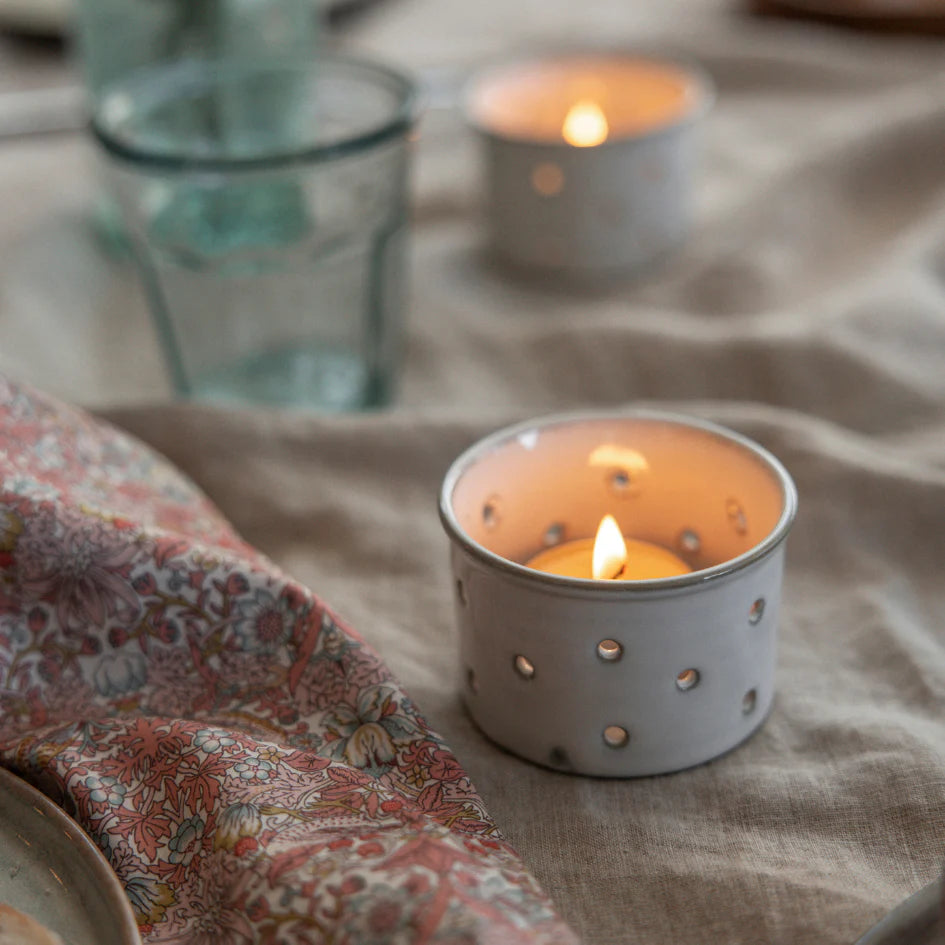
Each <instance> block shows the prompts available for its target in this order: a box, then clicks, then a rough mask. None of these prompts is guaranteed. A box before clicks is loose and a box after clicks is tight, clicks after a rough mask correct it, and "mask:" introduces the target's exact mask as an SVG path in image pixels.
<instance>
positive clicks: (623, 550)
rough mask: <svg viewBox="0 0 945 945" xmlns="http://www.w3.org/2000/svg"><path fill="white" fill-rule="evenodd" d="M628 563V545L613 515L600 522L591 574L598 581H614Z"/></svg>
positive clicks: (595, 540)
mask: <svg viewBox="0 0 945 945" xmlns="http://www.w3.org/2000/svg"><path fill="white" fill-rule="evenodd" d="M626 563H627V543H626V542H625V541H624V540H623V535H622V534H621V533H620V526H619V525H618V524H617V520H616V519H615V518H614V517H613V515H605V516H604V517H603V518H602V519H601V520H600V525H599V526H598V529H597V536H596V537H595V538H594V553H593V555H592V557H591V574H592V575H593V577H594V578H595V579H596V580H598V581H599V580H607V581H609V580H613V578H615V577H616V576H617V575H618V574H620V572H621V571H622V570H623V567H624V565H625V564H626Z"/></svg>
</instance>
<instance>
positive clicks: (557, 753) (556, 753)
mask: <svg viewBox="0 0 945 945" xmlns="http://www.w3.org/2000/svg"><path fill="white" fill-rule="evenodd" d="M548 764H550V765H551V766H552V767H553V768H570V767H571V759H570V758H569V757H568V753H567V752H566V751H565V750H564V749H563V748H557V747H555V748H552V749H551V751H550V752H549V754H548Z"/></svg>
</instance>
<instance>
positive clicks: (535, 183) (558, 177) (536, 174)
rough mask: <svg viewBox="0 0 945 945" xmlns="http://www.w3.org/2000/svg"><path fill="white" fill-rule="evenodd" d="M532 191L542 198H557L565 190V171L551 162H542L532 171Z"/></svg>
mask: <svg viewBox="0 0 945 945" xmlns="http://www.w3.org/2000/svg"><path fill="white" fill-rule="evenodd" d="M532 189H533V190H534V191H535V193H536V194H539V195H541V196H542V197H557V196H558V194H560V193H561V191H562V190H564V171H563V170H561V168H560V167H559V166H558V165H557V164H554V163H553V162H551V161H542V163H541V164H536V165H535V167H534V168H533V170H532Z"/></svg>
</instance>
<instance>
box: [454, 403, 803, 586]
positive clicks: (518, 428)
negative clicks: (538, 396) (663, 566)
mask: <svg viewBox="0 0 945 945" xmlns="http://www.w3.org/2000/svg"><path fill="white" fill-rule="evenodd" d="M591 420H593V421H596V420H644V421H645V420H650V421H656V422H665V423H667V424H670V425H677V426H680V427H686V428H695V429H698V430H700V431H702V432H704V433H708V434H710V435H714V436H717V437H720V438H721V439H723V440H726V441H728V442H731V443H734V444H736V445H737V446H739V447H741V448H742V449H744V450H746V451H747V452H748V453H750V454H752V455H753V456H754V457H755V458H756V459H758V460H760V461H761V462H762V463H763V464H764V465H765V466H767V468H768V469H769V470H770V471H771V472H772V473H774V475H775V477H776V479H777V480H778V483H779V485H780V487H781V494H782V509H781V515H780V518H779V519H778V521H777V523H776V524H775V526H774V528H773V529H772V530H771V531H769V532H768V534H767V535H766V536H765V537H764V538H763V539H762V540H761V541H760V542H758V543H757V544H755V545H753V546H752V547H751V548H750V549H749V550H748V551H746V552H744V553H742V554H740V555H738V556H736V557H735V558H731V559H729V560H728V561H722V562H720V563H718V564H715V565H712V566H711V567H708V568H702V569H699V570H695V571H691V572H690V573H688V574H682V575H678V576H675V577H663V578H653V579H650V580H640V581H599V580H594V579H592V578H574V577H563V576H561V575H557V574H547V573H545V572H542V571H536V570H534V569H533V568H529V567H528V566H526V565H524V564H520V563H518V562H516V561H512V560H510V559H509V558H505V557H503V556H501V555H499V554H497V553H496V552H494V551H490V550H489V549H488V548H485V547H484V546H482V545H481V544H479V542H477V541H475V540H474V539H473V538H471V537H470V536H469V535H468V534H467V533H466V532H465V531H464V529H463V528H462V526H461V525H460V524H459V521H458V520H457V518H456V514H455V512H454V511H453V506H452V495H453V491H454V489H455V487H456V485H457V483H458V482H459V480H460V479H461V478H462V476H463V475H464V473H465V472H466V471H467V470H468V469H469V468H470V467H471V466H472V465H474V464H475V463H476V462H477V461H478V460H479V459H480V458H481V457H482V456H484V455H486V454H488V453H490V452H492V451H493V450H495V449H496V448H497V447H499V446H501V445H504V444H505V443H507V442H508V441H509V440H513V439H515V438H517V437H519V436H521V435H523V434H527V433H529V432H530V431H532V430H545V429H548V428H550V427H554V426H565V425H569V424H574V423H580V422H582V421H591ZM797 505H798V497H797V487H796V486H795V484H794V480H793V479H792V478H791V475H790V473H789V472H788V471H787V469H786V468H785V466H784V464H783V463H782V462H781V461H780V460H779V459H778V458H777V457H776V456H775V455H774V454H773V453H771V452H770V451H768V450H766V449H765V448H764V447H763V446H761V445H759V444H758V443H756V442H755V441H754V440H752V439H750V438H749V437H747V436H744V435H743V434H740V433H737V432H736V431H734V430H731V429H729V428H727V427H725V426H722V425H721V424H717V423H714V422H712V421H711V420H704V419H702V418H699V417H690V416H686V415H684V414H680V413H675V412H673V411H664V410H658V409H651V408H625V409H614V410H582V411H568V412H565V413H556V414H549V415H547V416H544V417H537V418H534V419H532V420H526V421H522V422H520V423H516V424H512V425H510V426H507V427H503V428H502V429H499V430H496V431H495V432H493V433H491V434H489V435H488V436H486V437H484V438H482V439H480V440H478V441H477V442H476V443H474V444H473V445H472V446H470V447H468V448H467V449H466V450H465V451H464V452H463V453H461V454H460V455H459V456H458V457H457V458H456V459H455V460H454V461H453V463H452V464H451V465H450V467H449V469H448V470H447V472H446V475H445V477H444V479H443V484H442V486H441V489H440V497H439V515H440V521H441V522H442V524H443V528H444V529H445V530H446V532H447V535H448V536H449V537H450V538H451V539H452V540H454V541H456V542H457V543H458V544H459V545H461V546H462V547H463V548H464V549H465V550H466V551H467V552H469V553H470V554H472V555H473V556H474V557H477V558H479V559H480V560H481V561H482V562H483V563H485V564H487V565H489V566H491V567H493V568H498V569H499V570H501V571H505V572H508V573H510V574H511V575H513V576H515V577H517V578H519V579H521V580H525V581H529V582H537V583H540V584H546V585H549V586H550V587H554V588H558V589H569V590H571V591H582V590H583V591H589V592H593V593H599V594H608V595H613V596H621V597H622V596H628V595H631V596H632V595H637V594H643V593H647V592H653V591H669V590H675V589H679V588H694V587H698V586H701V585H705V584H707V583H709V582H711V581H715V580H718V579H719V578H723V577H725V576H727V575H730V574H733V573H735V572H737V571H740V570H742V569H744V568H747V567H748V566H749V565H751V564H754V563H755V562H756V561H759V560H760V559H762V558H764V557H766V556H767V555H769V554H770V553H771V552H773V551H774V550H775V549H776V548H778V546H779V545H781V544H782V543H783V542H784V541H785V540H786V539H787V536H788V534H789V532H790V530H791V527H792V525H793V524H794V519H795V518H796V515H797Z"/></svg>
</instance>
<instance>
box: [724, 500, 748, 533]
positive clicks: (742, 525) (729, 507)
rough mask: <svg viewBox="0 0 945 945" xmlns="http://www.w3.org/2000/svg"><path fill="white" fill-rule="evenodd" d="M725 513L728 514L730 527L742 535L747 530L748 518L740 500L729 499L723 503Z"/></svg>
mask: <svg viewBox="0 0 945 945" xmlns="http://www.w3.org/2000/svg"><path fill="white" fill-rule="evenodd" d="M725 514H726V515H727V516H728V520H729V521H730V522H731V523H732V527H733V528H734V529H735V531H736V532H737V533H738V534H739V535H744V534H746V533H747V531H748V518H747V516H746V515H745V510H744V509H743V508H742V504H741V502H739V501H738V499H729V500H728V501H727V502H726V503H725Z"/></svg>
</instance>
